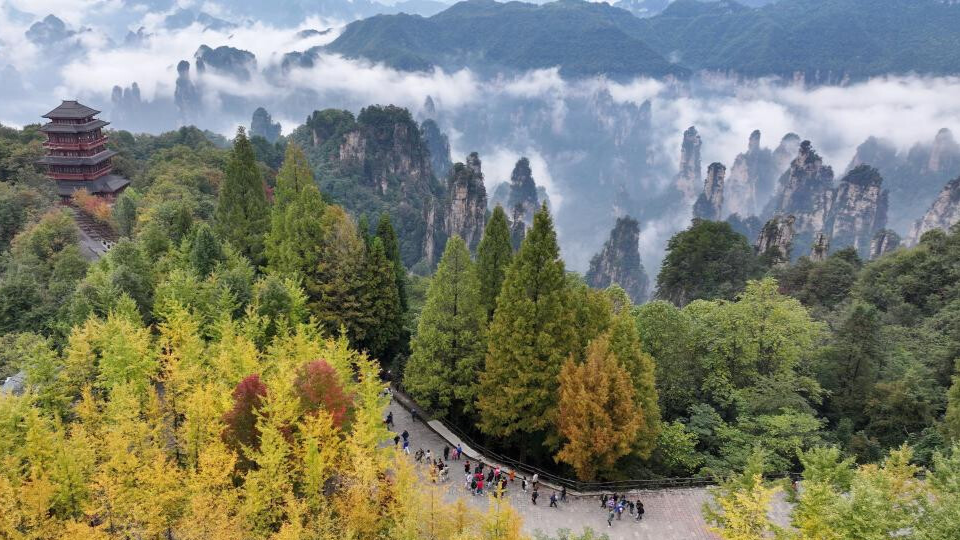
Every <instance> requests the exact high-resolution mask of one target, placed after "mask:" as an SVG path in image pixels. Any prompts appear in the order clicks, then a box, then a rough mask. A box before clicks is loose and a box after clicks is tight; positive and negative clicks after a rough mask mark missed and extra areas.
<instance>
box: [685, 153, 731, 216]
mask: <svg viewBox="0 0 960 540" xmlns="http://www.w3.org/2000/svg"><path fill="white" fill-rule="evenodd" d="M726 172H727V168H726V167H724V166H723V164H722V163H711V164H710V166H709V167H707V177H706V178H705V179H704V181H703V192H702V193H700V196H699V197H697V202H696V203H695V204H694V205H693V217H695V218H700V219H706V220H710V221H720V219H722V215H723V188H724V186H723V183H724V176H725V175H726Z"/></svg>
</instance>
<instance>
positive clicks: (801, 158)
mask: <svg viewBox="0 0 960 540" xmlns="http://www.w3.org/2000/svg"><path fill="white" fill-rule="evenodd" d="M832 187H833V169H832V168H830V167H829V166H827V165H824V164H823V159H822V158H821V157H820V156H819V155H818V154H817V152H816V151H815V150H814V149H813V145H812V144H810V141H803V142H802V143H800V149H799V152H798V153H797V157H796V158H794V159H793V161H791V162H790V168H789V169H788V170H787V172H785V173H783V176H781V177H780V182H779V185H778V186H777V190H776V192H775V193H774V196H773V199H772V200H771V201H770V204H769V206H768V210H767V213H768V214H771V215H772V214H809V213H813V212H816V211H818V210H819V209H820V208H821V206H822V200H821V197H822V195H823V193H824V192H825V191H827V190H829V189H830V188H832Z"/></svg>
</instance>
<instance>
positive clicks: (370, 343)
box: [359, 238, 403, 365]
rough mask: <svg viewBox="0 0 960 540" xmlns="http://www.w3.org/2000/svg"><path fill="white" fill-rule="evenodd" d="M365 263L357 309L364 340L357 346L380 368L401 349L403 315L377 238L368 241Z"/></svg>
mask: <svg viewBox="0 0 960 540" xmlns="http://www.w3.org/2000/svg"><path fill="white" fill-rule="evenodd" d="M365 262H366V264H365V268H364V272H363V283H362V286H363V293H362V299H363V305H362V307H361V309H362V311H363V318H362V321H361V324H362V325H363V334H364V337H363V339H361V340H360V341H359V344H360V346H361V348H363V349H366V350H367V351H368V352H369V353H370V355H371V356H372V357H374V358H376V359H378V360H380V362H381V364H382V365H388V364H389V363H390V362H392V361H393V359H394V358H395V357H396V355H397V354H399V353H400V352H401V351H402V350H403V344H402V343H401V341H402V340H401V336H402V335H403V312H402V311H401V309H400V295H399V294H398V293H397V283H396V274H395V273H394V271H393V263H391V262H390V259H388V258H387V254H386V252H385V251H384V249H383V241H381V240H380V238H374V239H373V240H372V242H371V244H370V249H369V250H368V251H367V257H366V261H365Z"/></svg>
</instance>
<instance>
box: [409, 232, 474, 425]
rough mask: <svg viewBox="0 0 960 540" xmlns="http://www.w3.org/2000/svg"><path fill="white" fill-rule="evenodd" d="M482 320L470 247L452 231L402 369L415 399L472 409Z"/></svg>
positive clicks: (441, 409)
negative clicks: (411, 351) (405, 365)
mask: <svg viewBox="0 0 960 540" xmlns="http://www.w3.org/2000/svg"><path fill="white" fill-rule="evenodd" d="M486 322H487V314H486V312H485V311H484V307H483V303H482V302H481V298H480V281H479V279H477V272H476V267H475V266H474V264H473V262H471V261H470V251H469V250H468V249H467V244H466V243H465V242H464V241H463V239H462V238H460V237H459V236H453V237H451V238H450V239H449V240H447V247H446V249H445V250H444V252H443V257H442V258H441V259H440V264H439V265H438V266H437V273H436V274H434V276H433V279H432V280H431V281H430V288H429V290H428V291H427V301H426V305H425V306H424V308H423V312H422V313H421V314H420V324H419V326H418V327H417V335H416V337H414V339H413V342H412V344H411V345H412V349H413V354H412V355H411V357H410V362H409V363H408V364H407V368H406V370H405V372H404V379H403V380H404V384H405V385H406V387H407V388H408V389H409V391H410V394H411V395H412V396H413V397H415V398H416V399H417V401H418V402H420V403H422V404H425V405H428V406H429V407H430V408H431V409H432V410H434V411H435V412H437V413H439V414H441V415H447V414H452V415H454V416H458V415H460V414H462V413H469V412H471V411H472V409H473V406H474V400H475V398H476V380H477V372H478V370H479V369H480V368H481V367H482V366H483V355H484V353H485V352H486V343H485V341H484V327H485V326H486Z"/></svg>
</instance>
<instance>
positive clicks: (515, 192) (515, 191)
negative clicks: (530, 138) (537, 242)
mask: <svg viewBox="0 0 960 540" xmlns="http://www.w3.org/2000/svg"><path fill="white" fill-rule="evenodd" d="M507 208H509V209H510V210H511V211H512V212H513V216H514V219H517V218H519V219H521V220H523V222H524V223H525V224H526V225H527V226H530V225H532V224H533V214H535V213H536V212H537V209H538V208H539V204H538V201H537V183H536V182H534V180H533V172H532V171H531V170H530V161H529V160H528V159H527V158H525V157H522V158H520V159H519V160H517V163H516V165H514V166H513V172H512V173H511V174H510V195H509V197H508V199H507Z"/></svg>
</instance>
